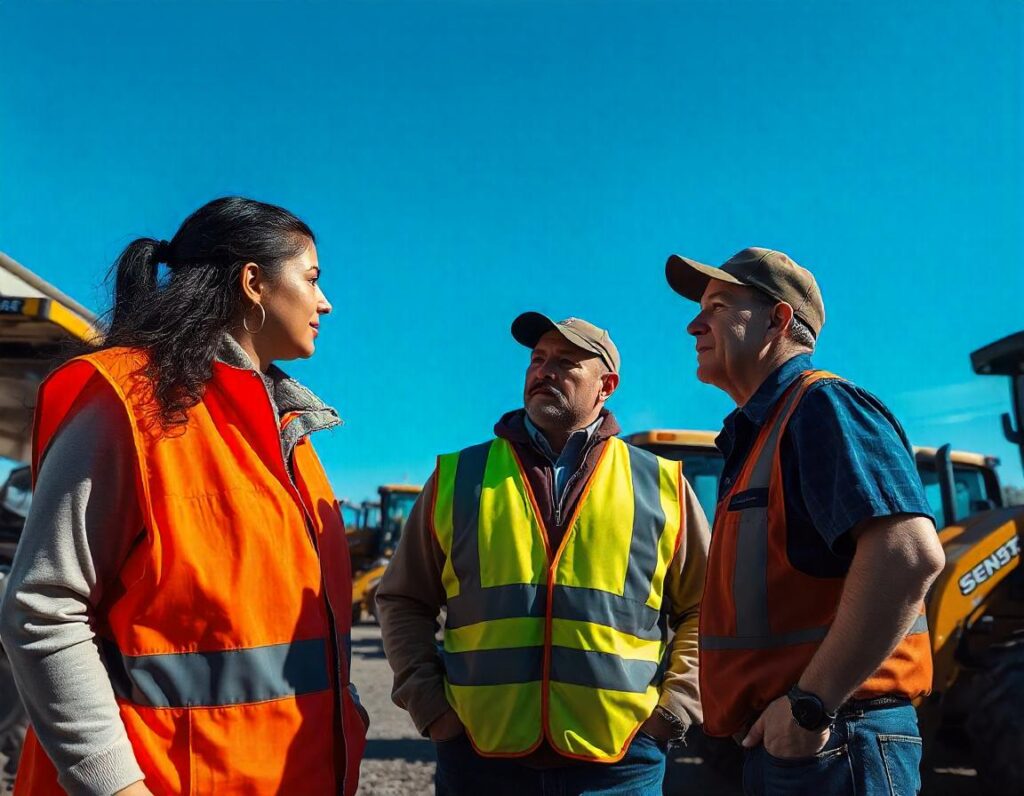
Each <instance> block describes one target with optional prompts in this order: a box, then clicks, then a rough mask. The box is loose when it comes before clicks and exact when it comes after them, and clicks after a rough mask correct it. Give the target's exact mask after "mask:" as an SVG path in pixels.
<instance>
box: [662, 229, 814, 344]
mask: <svg viewBox="0 0 1024 796" xmlns="http://www.w3.org/2000/svg"><path fill="white" fill-rule="evenodd" d="M665 278H666V279H668V283H669V285H671V287H672V289H673V290H674V291H676V293H678V294H679V295H681V296H685V297H686V298H688V299H690V300H692V301H700V299H701V296H703V295H704V290H705V288H707V286H708V282H709V281H711V280H712V279H717V280H718V281H720V282H729V283H730V284H733V285H746V286H748V287H753V288H757V289H758V290H760V291H761V292H762V293H767V294H768V295H769V296H771V297H772V298H773V299H775V300H776V301H785V302H786V303H787V304H789V305H790V306H791V307H792V308H793V313H794V314H795V315H796V316H797V317H798V318H799V319H800V320H802V321H803V322H804V323H805V324H807V326H808V327H810V329H811V331H812V332H814V336H815V337H817V336H818V333H819V332H820V331H821V327H822V326H824V325H825V304H824V303H823V301H822V299H821V291H820V290H819V289H818V283H817V282H816V281H815V279H814V275H813V274H812V273H811V272H810V271H808V270H807V269H806V268H801V267H800V266H799V265H797V264H796V262H794V261H793V260H792V259H791V258H790V257H789V256H788V255H785V254H783V253H782V252H778V251H774V250H773V249H761V248H757V247H750V248H749V249H744V250H743V251H740V252H737V253H736V254H734V255H733V256H732V257H730V258H729V259H728V260H726V262H724V263H723V264H722V267H721V268H715V267H714V266H712V265H704V263H699V262H697V261H696V260H691V259H689V258H687V257H680V256H679V255H678V254H673V255H672V256H671V257H669V258H668V262H667V263H665Z"/></svg>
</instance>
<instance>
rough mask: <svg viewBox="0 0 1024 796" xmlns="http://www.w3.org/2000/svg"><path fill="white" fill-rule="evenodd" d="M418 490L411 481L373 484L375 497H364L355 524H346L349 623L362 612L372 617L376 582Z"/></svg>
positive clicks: (419, 488) (394, 546)
mask: <svg viewBox="0 0 1024 796" xmlns="http://www.w3.org/2000/svg"><path fill="white" fill-rule="evenodd" d="M421 491H422V487H419V486H413V485H411V484H384V485H383V486H380V487H377V496H378V500H376V501H364V502H363V503H362V504H361V506H360V510H359V511H358V512H357V518H356V524H355V526H354V527H351V526H349V527H348V528H347V530H346V535H347V536H348V545H349V555H350V556H351V558H352V624H357V623H358V622H360V621H361V620H362V618H363V615H364V614H369V615H370V616H372V617H374V618H376V616H377V607H376V604H375V602H374V598H375V597H376V594H377V586H378V585H379V584H380V579H381V576H382V575H383V574H384V570H385V569H387V565H388V561H389V560H390V559H391V556H392V555H393V554H394V552H395V548H396V547H397V546H398V540H399V539H400V538H401V536H402V531H403V530H404V529H405V522H406V520H408V519H409V513H410V512H411V511H412V507H413V504H414V503H415V502H416V498H418V497H419V495H420V492H421Z"/></svg>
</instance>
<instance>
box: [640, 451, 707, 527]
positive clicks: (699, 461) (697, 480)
mask: <svg viewBox="0 0 1024 796" xmlns="http://www.w3.org/2000/svg"><path fill="white" fill-rule="evenodd" d="M642 447H644V448H646V449H647V450H649V451H650V452H651V453H654V454H657V455H658V456H661V457H662V458H665V459H671V460H672V461H676V462H682V463H683V475H684V476H685V477H686V480H687V481H689V482H690V486H691V487H692V488H693V491H694V493H695V494H696V495H697V500H699V501H700V505H701V507H702V508H703V509H704V513H705V514H706V515H707V517H708V522H709V523H710V522H714V520H715V505H716V504H717V503H718V479H719V478H720V477H721V475H722V467H723V465H724V463H725V462H724V460H723V459H722V454H720V453H719V452H718V451H717V450H715V451H709V450H708V449H707V448H687V447H683V446H680V445H657V444H654V445H644V446H642Z"/></svg>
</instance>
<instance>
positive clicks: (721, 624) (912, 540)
mask: <svg viewBox="0 0 1024 796" xmlns="http://www.w3.org/2000/svg"><path fill="white" fill-rule="evenodd" d="M666 276H667V277H668V282H669V284H670V285H671V286H672V288H673V289H674V290H675V291H676V292H678V293H680V294H681V295H683V296H685V297H686V298H689V299H691V300H693V301H697V302H700V312H699V313H698V314H697V316H696V317H695V318H694V319H693V320H692V321H691V322H690V324H689V325H688V326H687V331H688V332H689V333H690V334H692V335H693V336H694V338H695V339H696V348H697V377H698V378H699V379H700V380H701V381H704V382H707V383H709V384H713V385H715V386H716V387H719V388H720V389H722V390H724V391H725V392H727V393H728V394H729V396H730V397H731V398H732V399H733V400H734V401H735V402H736V406H737V409H736V410H735V411H734V412H732V413H731V414H730V415H729V416H728V417H727V418H726V419H725V427H724V429H723V431H722V433H721V435H720V436H719V437H718V439H717V441H716V444H717V445H718V447H719V448H720V449H721V451H722V454H723V455H724V457H725V467H724V470H723V473H722V480H721V482H720V485H719V504H718V511H717V512H716V515H715V524H714V531H713V533H712V543H711V551H710V563H709V566H708V576H707V581H706V584H705V589H704V596H703V602H702V607H701V620H700V672H701V697H702V702H703V706H704V729H705V731H706V732H707V733H709V734H710V735H716V736H729V735H731V736H733V737H734V738H736V740H737V741H740V742H742V745H743V747H744V748H745V749H746V750H747V752H746V757H745V763H744V776H743V780H744V787H745V790H746V792H747V793H748V794H758V796H761V794H766V795H771V794H780V795H781V794H785V795H786V796H794V795H795V794H815V795H817V794H824V793H827V794H830V796H831V795H832V794H853V793H855V792H856V793H916V792H917V791H918V790H919V789H920V787H921V782H920V775H919V772H918V766H919V764H920V761H921V741H920V737H919V734H918V729H917V720H916V715H915V713H914V709H913V707H912V706H911V700H912V699H914V698H916V697H919V696H922V695H924V694H926V693H927V692H928V691H929V690H930V688H931V679H932V667H931V654H930V645H929V641H928V632H927V623H926V622H925V618H924V605H923V602H922V601H923V598H924V595H925V592H926V591H927V589H928V586H929V584H930V583H931V581H932V580H933V579H934V578H935V576H936V575H937V574H938V573H939V572H940V571H941V569H942V566H943V554H942V548H941V546H940V544H939V541H938V537H937V536H936V533H935V526H934V523H933V520H932V517H931V511H930V509H929V506H928V502H927V500H926V499H925V495H924V490H923V487H922V485H921V481H920V479H919V477H918V475H917V471H916V468H915V466H914V459H913V455H912V453H911V449H910V446H909V444H908V443H907V440H906V437H905V435H904V433H903V429H902V428H901V427H900V424H899V423H898V422H897V421H896V419H895V418H894V417H893V416H892V415H891V414H890V413H889V411H888V410H887V409H886V408H885V407H884V406H883V405H882V404H881V403H880V402H879V401H878V399H877V398H875V397H874V396H872V395H871V394H870V393H868V392H866V391H864V390H862V389H860V388H859V387H856V386H855V385H853V384H851V383H850V382H848V381H845V380H843V379H841V378H840V377H838V376H835V375H833V374H831V373H827V372H825V371H821V370H817V369H815V367H814V365H813V364H812V363H811V352H812V351H813V349H814V346H815V342H816V340H817V337H818V335H819V334H820V332H821V329H822V326H823V325H824V323H825V306H824V303H823V301H822V297H821V292H820V290H819V289H818V285H817V282H816V281H815V279H814V277H813V276H812V274H811V273H810V271H808V270H806V269H805V268H801V267H800V266H799V265H797V264H796V263H795V262H793V260H792V259H790V258H789V257H787V256H786V255H785V254H783V253H781V252H777V251H772V250H769V249H758V248H751V249H744V250H743V251H741V252H739V253H738V254H736V255H734V256H733V257H732V258H730V259H729V260H728V261H727V262H726V263H725V264H724V265H723V266H722V267H721V268H714V267H711V266H708V265H703V264H701V263H698V262H696V261H694V260H689V259H686V258H683V257H678V256H675V255H673V256H672V257H670V258H669V260H668V263H667V265H666Z"/></svg>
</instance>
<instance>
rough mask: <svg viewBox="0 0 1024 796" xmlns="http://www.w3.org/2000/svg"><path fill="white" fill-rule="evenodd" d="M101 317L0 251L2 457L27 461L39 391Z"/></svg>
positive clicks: (90, 334)
mask: <svg viewBox="0 0 1024 796" xmlns="http://www.w3.org/2000/svg"><path fill="white" fill-rule="evenodd" d="M96 323H97V319H96V316H95V315H94V314H93V313H92V312H90V311H89V310H87V309H86V308H85V307H83V306H82V305H81V304H79V303H78V302H77V301H75V300H74V299H72V298H70V297H69V296H66V295H64V294H63V293H61V292H60V291H59V290H57V288H55V287H54V286H53V285H51V284H50V283H48V282H46V281H45V280H43V279H40V278H39V277H38V276H36V275H35V274H34V273H32V272H31V271H29V270H28V269H27V268H25V267H24V266H23V265H20V264H19V263H17V262H15V261H14V260H12V259H11V258H10V257H8V256H7V255H6V254H4V253H3V252H0V456H3V457H6V458H8V459H13V460H15V461H21V462H28V461H29V458H30V455H31V448H30V445H31V435H32V416H33V412H34V411H35V403H36V390H37V388H38V387H39V382H41V381H42V380H43V378H44V377H45V376H46V374H47V373H49V371H50V369H51V368H52V367H53V365H54V362H55V361H56V358H57V357H59V356H60V354H61V353H62V350H63V348H64V347H65V346H66V345H67V344H68V343H70V342H72V341H74V340H88V339H89V338H91V337H93V336H94V335H95V334H96V333H97V331H96V328H97V327H96Z"/></svg>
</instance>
